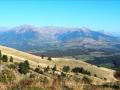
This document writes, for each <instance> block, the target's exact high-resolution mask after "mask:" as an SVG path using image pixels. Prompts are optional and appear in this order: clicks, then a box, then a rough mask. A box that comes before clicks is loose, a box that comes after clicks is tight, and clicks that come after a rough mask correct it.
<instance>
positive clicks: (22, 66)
mask: <svg viewBox="0 0 120 90" xmlns="http://www.w3.org/2000/svg"><path fill="white" fill-rule="evenodd" d="M18 67H19V69H18V71H19V72H20V73H21V74H27V73H28V72H29V69H30V67H29V62H28V61H27V60H26V61H24V62H21V63H19V65H18Z"/></svg>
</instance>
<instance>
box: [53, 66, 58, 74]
mask: <svg viewBox="0 0 120 90" xmlns="http://www.w3.org/2000/svg"><path fill="white" fill-rule="evenodd" d="M56 70H57V66H56V65H55V66H54V67H53V68H52V71H53V73H55V71H56Z"/></svg>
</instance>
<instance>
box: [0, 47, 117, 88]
mask: <svg viewBox="0 0 120 90" xmlns="http://www.w3.org/2000/svg"><path fill="white" fill-rule="evenodd" d="M0 50H1V52H2V54H3V55H4V54H6V55H7V56H8V58H9V57H10V56H12V57H13V62H9V61H8V62H2V63H1V70H0V75H1V77H3V76H4V75H8V76H7V77H10V78H11V77H12V76H14V77H12V80H13V82H14V84H13V83H12V84H11V82H10V81H11V79H10V81H8V82H9V83H8V82H7V83H8V84H11V85H13V86H14V88H18V87H17V85H18V86H20V88H22V87H23V84H22V83H25V84H26V83H27V84H29V85H26V86H28V87H26V86H25V87H26V88H27V89H25V88H24V89H25V90H29V89H30V90H34V89H35V90H51V89H50V88H53V87H54V88H58V87H59V89H54V90H63V89H61V88H67V89H65V90H86V89H83V86H84V88H87V87H89V88H91V87H92V86H90V85H102V84H104V83H108V82H116V81H117V79H116V78H115V77H114V75H113V73H114V72H115V71H114V70H111V69H107V68H103V67H97V66H95V65H91V64H88V63H86V62H83V61H82V60H74V59H66V58H51V60H48V57H44V58H41V57H38V56H35V55H32V54H28V53H25V52H21V51H18V50H16V49H12V48H9V47H5V46H0ZM25 60H28V62H29V64H30V70H29V73H28V74H25V75H24V74H20V72H18V69H19V68H18V67H19V65H20V64H19V63H21V62H24V61H25ZM16 63H17V64H16ZM22 64H23V63H22ZM22 66H23V65H22ZM48 66H49V68H48ZM64 66H69V67H70V70H69V71H68V72H65V71H63V67H64ZM75 67H78V68H83V72H81V73H75V72H72V70H73V69H74V68H75ZM11 68H14V69H11ZM36 68H37V69H36ZM39 69H40V70H39ZM53 69H54V71H53ZM4 70H5V71H4ZM46 70H47V71H46ZM8 72H9V74H8ZM85 72H89V73H90V74H87V73H85ZM4 73H5V74H4ZM10 73H12V74H10ZM2 75H3V76H2ZM9 75H11V76H9ZM5 77H6V76H5ZM5 77H4V78H5ZM31 77H32V78H31ZM46 80H47V81H46ZM1 81H2V83H1V82H0V88H2V87H6V85H8V84H4V83H3V80H2V78H1ZM4 82H5V80H4ZM30 82H31V83H30ZM46 82H49V83H46ZM45 83H46V84H45ZM86 83H87V86H85V85H86ZM11 85H10V86H11ZM31 85H32V87H30V86H31ZM44 85H45V86H44ZM13 86H11V87H13ZM21 86H22V87H21ZM63 86H64V87H63ZM41 87H42V88H41ZM31 88H32V89H31ZM68 88H69V89H68ZM70 88H73V89H70ZM80 88H81V89H80ZM22 89H23V88H22ZM24 89H23V90H24ZM1 90H7V89H5V88H4V89H1ZM15 90H17V89H15ZM52 90H53V89H52ZM91 90H92V89H91ZM106 90H107V89H106ZM108 90H110V89H108Z"/></svg>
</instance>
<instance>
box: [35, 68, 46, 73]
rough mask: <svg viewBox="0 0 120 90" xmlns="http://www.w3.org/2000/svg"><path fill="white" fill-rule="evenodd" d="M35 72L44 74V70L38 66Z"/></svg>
mask: <svg viewBox="0 0 120 90" xmlns="http://www.w3.org/2000/svg"><path fill="white" fill-rule="evenodd" d="M35 72H37V73H39V74H43V73H44V72H43V70H41V69H40V67H36V68H35Z"/></svg>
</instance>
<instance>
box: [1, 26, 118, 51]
mask: <svg viewBox="0 0 120 90" xmlns="http://www.w3.org/2000/svg"><path fill="white" fill-rule="evenodd" d="M0 44H2V45H6V46H9V47H12V48H16V49H19V50H23V51H33V52H34V51H46V50H68V49H74V48H81V47H86V48H103V47H104V48H105V47H107V48H108V47H110V48H111V47H114V48H118V47H116V46H115V45H116V44H117V45H118V44H119V39H118V38H117V37H114V36H109V35H106V34H104V33H101V32H97V31H92V30H90V29H88V28H64V27H43V28H38V27H33V26H30V25H23V26H19V27H15V28H11V29H8V30H5V31H4V32H0Z"/></svg>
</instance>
